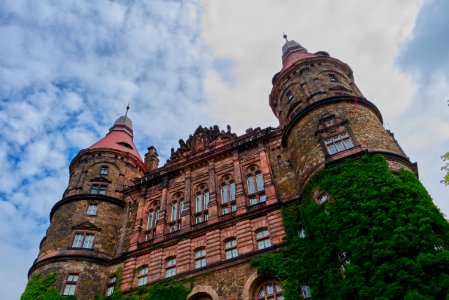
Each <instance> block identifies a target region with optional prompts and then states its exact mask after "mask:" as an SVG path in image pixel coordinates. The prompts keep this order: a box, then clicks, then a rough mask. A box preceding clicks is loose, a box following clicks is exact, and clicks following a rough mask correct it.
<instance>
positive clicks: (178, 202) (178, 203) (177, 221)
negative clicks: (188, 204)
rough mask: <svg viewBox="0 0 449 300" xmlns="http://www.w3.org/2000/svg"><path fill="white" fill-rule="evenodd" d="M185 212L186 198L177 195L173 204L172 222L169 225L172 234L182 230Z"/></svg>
mask: <svg viewBox="0 0 449 300" xmlns="http://www.w3.org/2000/svg"><path fill="white" fill-rule="evenodd" d="M183 211H184V198H183V195H182V194H181V193H177V194H176V195H175V196H174V197H173V200H172V203H171V214H170V222H169V223H168V225H169V229H170V232H175V231H178V230H180V229H181V221H182V219H181V217H182V212H183Z"/></svg>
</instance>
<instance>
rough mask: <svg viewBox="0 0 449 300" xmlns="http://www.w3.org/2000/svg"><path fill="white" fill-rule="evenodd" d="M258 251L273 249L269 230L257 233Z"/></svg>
mask: <svg viewBox="0 0 449 300" xmlns="http://www.w3.org/2000/svg"><path fill="white" fill-rule="evenodd" d="M256 240H257V249H258V250H262V249H265V248H269V247H271V241H270V237H269V234H268V229H264V230H261V231H259V232H257V233H256Z"/></svg>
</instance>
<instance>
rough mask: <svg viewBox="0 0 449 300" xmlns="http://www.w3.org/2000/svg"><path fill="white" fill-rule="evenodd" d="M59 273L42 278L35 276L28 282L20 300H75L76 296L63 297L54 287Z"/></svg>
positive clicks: (38, 275)
mask: <svg viewBox="0 0 449 300" xmlns="http://www.w3.org/2000/svg"><path fill="white" fill-rule="evenodd" d="M57 275H58V274H57V273H52V274H49V275H47V276H44V277H42V276H41V275H40V274H36V275H34V276H33V277H32V278H31V279H30V281H29V282H28V284H27V286H26V288H25V291H24V292H23V294H22V296H21V297H20V300H63V299H64V300H75V299H76V298H75V297H74V296H64V297H63V296H61V293H60V292H59V290H58V289H57V288H56V287H55V286H54V285H53V284H54V281H55V279H56V276H57Z"/></svg>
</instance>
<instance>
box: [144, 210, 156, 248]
mask: <svg viewBox="0 0 449 300" xmlns="http://www.w3.org/2000/svg"><path fill="white" fill-rule="evenodd" d="M158 220H159V202H158V201H155V202H153V204H152V207H151V208H150V210H149V211H148V217H147V225H146V228H147V229H146V231H145V241H149V240H151V239H153V238H154V236H155V233H156V226H157V223H158Z"/></svg>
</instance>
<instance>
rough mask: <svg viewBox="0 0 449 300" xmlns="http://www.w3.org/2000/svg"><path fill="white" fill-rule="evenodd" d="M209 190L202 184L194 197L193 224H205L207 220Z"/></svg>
mask: <svg viewBox="0 0 449 300" xmlns="http://www.w3.org/2000/svg"><path fill="white" fill-rule="evenodd" d="M208 206H209V190H208V189H207V187H206V186H205V185H204V184H203V185H201V186H200V187H199V188H198V189H197V192H196V195H195V223H196V224H198V223H202V222H206V221H207V220H208V219H209V214H208Z"/></svg>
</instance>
